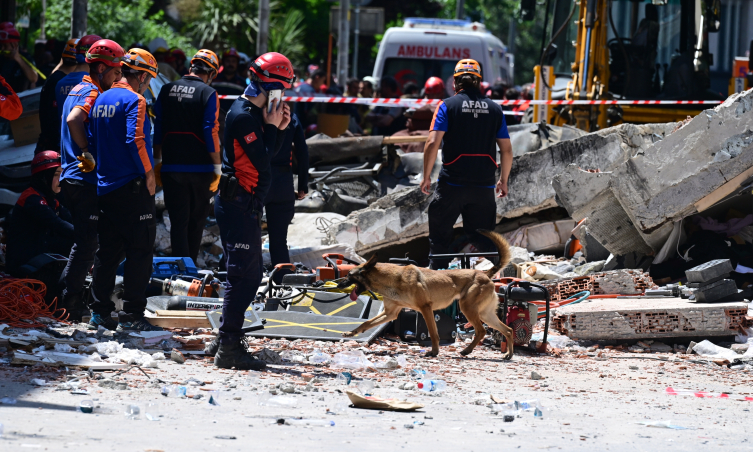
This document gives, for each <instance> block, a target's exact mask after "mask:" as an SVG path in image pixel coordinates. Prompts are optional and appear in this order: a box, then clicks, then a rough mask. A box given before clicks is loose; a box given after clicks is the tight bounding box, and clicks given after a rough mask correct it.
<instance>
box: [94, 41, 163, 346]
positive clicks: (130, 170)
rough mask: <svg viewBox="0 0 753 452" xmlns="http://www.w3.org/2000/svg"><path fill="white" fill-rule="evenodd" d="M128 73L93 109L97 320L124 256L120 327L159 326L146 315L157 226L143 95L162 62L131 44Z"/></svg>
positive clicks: (105, 313)
mask: <svg viewBox="0 0 753 452" xmlns="http://www.w3.org/2000/svg"><path fill="white" fill-rule="evenodd" d="M123 76H124V77H123V79H121V80H120V81H117V82H115V83H113V85H112V89H110V90H109V91H106V92H104V93H102V94H101V95H100V96H99V98H98V99H97V102H96V104H95V105H94V108H93V109H92V114H91V135H92V136H91V142H92V146H93V147H94V148H95V150H96V153H97V154H96V155H97V160H98V162H97V196H98V198H99V230H98V232H99V250H98V251H97V260H96V262H95V265H94V282H93V288H92V295H93V297H94V302H93V303H92V305H91V309H92V324H106V321H105V320H104V319H105V318H107V319H110V313H111V312H112V311H113V310H114V309H115V304H114V303H113V302H112V300H111V298H110V297H111V296H112V291H113V289H114V287H115V274H116V272H117V270H118V266H119V265H120V263H121V262H123V259H124V258H125V266H124V269H123V282H124V288H125V291H124V292H123V311H120V312H119V313H118V326H117V330H118V331H127V330H136V331H160V330H161V328H159V327H156V326H153V325H152V324H150V323H149V322H148V321H147V320H146V319H145V318H144V308H146V287H147V285H148V284H149V278H150V277H151V274H152V257H153V254H152V250H153V246H154V238H155V236H156V232H157V223H156V218H155V217H156V212H155V207H154V191H155V189H156V181H155V177H154V163H153V157H152V142H151V130H152V126H151V123H150V121H149V114H148V113H147V111H146V99H144V96H143V93H144V91H146V89H147V88H148V87H149V82H150V81H151V79H152V78H153V77H156V76H157V60H156V59H155V58H154V56H152V54H151V53H149V52H147V51H146V50H143V49H131V50H129V51H128V53H127V54H126V55H125V56H124V57H123Z"/></svg>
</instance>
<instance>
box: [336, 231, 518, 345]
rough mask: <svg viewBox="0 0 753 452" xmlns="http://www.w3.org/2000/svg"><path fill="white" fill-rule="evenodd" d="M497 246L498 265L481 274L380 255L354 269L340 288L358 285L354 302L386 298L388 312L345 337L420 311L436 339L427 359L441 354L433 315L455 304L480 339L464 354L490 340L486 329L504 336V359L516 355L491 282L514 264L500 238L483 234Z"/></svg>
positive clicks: (474, 271) (502, 238) (432, 337)
mask: <svg viewBox="0 0 753 452" xmlns="http://www.w3.org/2000/svg"><path fill="white" fill-rule="evenodd" d="M478 232H479V233H480V234H483V235H485V236H486V237H488V238H489V239H491V241H492V242H494V245H496V247H497V249H498V250H499V262H498V263H497V264H496V265H495V266H494V267H492V268H491V269H489V270H487V271H486V272H482V271H479V270H442V271H436V270H430V269H428V268H422V267H416V266H415V265H407V266H402V265H397V264H377V261H376V260H377V256H376V254H375V255H373V256H371V259H369V260H368V262H366V263H364V264H361V265H359V266H357V267H355V268H354V269H352V270H351V271H350V272H349V273H348V276H346V278H345V280H344V281H342V282H341V283H340V284H339V285H338V286H339V287H341V288H346V287H349V286H351V285H355V287H354V288H353V291H352V292H351V299H355V298H356V297H357V296H358V294H360V293H361V292H363V291H365V290H371V291H372V292H377V293H379V294H381V295H382V297H384V310H383V311H382V312H381V313H380V314H378V315H376V316H375V317H374V318H372V319H370V320H367V321H366V322H364V323H363V324H361V325H360V326H358V327H357V328H356V329H354V330H353V331H349V332H346V333H343V336H344V337H352V336H355V335H356V334H359V333H362V332H364V331H367V330H369V329H371V328H374V327H375V326H377V325H380V324H382V323H385V322H389V321H391V320H395V319H396V318H397V316H398V314H399V313H400V310H401V309H402V308H409V309H413V310H414V311H418V312H420V313H421V315H422V316H423V317H424V320H425V321H426V326H427V327H428V329H429V336H430V337H431V351H430V352H427V353H426V356H427V357H431V356H437V355H438V354H439V333H438V331H437V324H436V323H435V322H434V311H436V310H438V309H444V308H446V307H448V306H449V305H450V304H452V302H453V301H454V300H458V301H459V305H460V310H461V311H462V312H463V314H465V317H466V318H467V319H468V321H469V322H471V324H473V328H474V329H475V334H474V337H473V341H472V342H471V343H470V344H468V346H467V347H466V348H465V349H463V351H461V352H460V354H461V355H468V354H470V353H471V352H472V351H473V349H474V348H475V347H476V345H478V343H479V342H481V340H482V339H483V338H484V336H485V335H486V331H485V330H484V323H486V324H487V325H489V326H490V327H492V328H494V329H495V330H497V331H499V332H500V333H502V335H503V336H504V337H505V340H506V341H507V351H506V352H505V354H504V355H503V359H511V358H512V355H513V337H512V329H511V328H510V327H508V326H507V325H505V324H504V323H502V321H501V320H500V319H499V317H497V307H498V298H497V293H496V291H495V287H494V283H493V282H492V280H491V278H492V276H494V274H495V273H497V272H498V271H499V270H500V269H502V268H504V267H506V266H507V264H508V263H510V245H509V244H508V243H507V240H505V238H504V237H502V236H501V235H500V234H497V233H496V232H491V231H485V230H479V231H478Z"/></svg>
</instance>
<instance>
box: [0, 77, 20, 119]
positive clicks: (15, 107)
mask: <svg viewBox="0 0 753 452" xmlns="http://www.w3.org/2000/svg"><path fill="white" fill-rule="evenodd" d="M23 111H24V107H23V105H21V99H19V98H18V95H17V94H16V92H15V91H13V88H11V86H10V85H9V84H8V82H6V81H5V79H4V78H2V77H0V118H4V119H7V120H8V121H13V120H14V119H18V117H19V116H21V113H23Z"/></svg>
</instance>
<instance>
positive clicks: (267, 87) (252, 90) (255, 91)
mask: <svg viewBox="0 0 753 452" xmlns="http://www.w3.org/2000/svg"><path fill="white" fill-rule="evenodd" d="M284 88H285V87H284V86H282V83H277V82H273V83H265V82H256V81H252V82H251V83H249V84H248V86H247V87H246V90H245V91H244V92H243V94H245V95H246V96H248V97H256V96H258V95H259V94H266V93H268V92H270V91H272V90H283V89H284Z"/></svg>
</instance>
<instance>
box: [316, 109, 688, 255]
mask: <svg viewBox="0 0 753 452" xmlns="http://www.w3.org/2000/svg"><path fill="white" fill-rule="evenodd" d="M673 128H674V123H671V124H649V125H640V126H636V125H632V124H623V125H620V126H616V127H612V128H609V129H605V130H601V131H599V132H594V133H589V134H587V135H583V136H581V137H578V138H575V139H572V140H569V141H563V142H559V143H557V144H554V145H551V146H549V147H547V148H545V149H541V150H538V151H535V152H530V153H527V154H524V155H520V156H517V157H515V158H514V160H513V167H512V171H511V173H510V180H509V186H510V194H509V195H508V196H507V197H505V198H499V199H497V220H498V221H499V220H502V219H513V218H516V217H519V216H521V215H524V214H529V213H537V212H541V211H543V210H546V209H549V208H553V207H557V202H556V201H555V192H554V190H553V188H552V185H551V178H552V175H554V174H559V173H561V172H562V171H564V170H565V168H566V167H567V166H568V165H569V164H572V163H574V164H577V165H579V166H581V167H585V168H601V169H611V168H614V167H616V166H617V165H619V164H621V163H623V162H625V161H626V160H627V159H628V158H629V157H630V156H632V155H635V154H636V153H639V152H642V151H644V150H645V149H646V148H647V147H648V146H649V145H651V144H652V143H653V141H654V140H657V139H661V138H663V137H664V136H665V135H666V134H668V133H669V132H671V130H672V129H673ZM430 200H431V196H427V195H424V194H423V193H421V191H420V188H419V187H414V188H406V189H403V190H400V191H396V192H393V193H390V194H388V195H387V196H384V197H382V198H380V199H379V200H377V201H376V202H374V203H372V204H371V205H369V206H368V207H367V208H365V209H362V210H358V211H355V212H352V213H351V214H350V215H348V217H347V218H346V219H345V220H344V221H343V222H342V223H339V224H337V225H333V226H332V227H331V228H330V230H329V232H328V241H329V242H330V243H353V244H355V249H356V251H357V252H358V253H368V252H373V251H377V250H379V249H381V248H383V247H386V246H391V245H395V244H400V243H406V242H408V241H411V240H413V239H416V238H419V237H425V236H427V235H428V233H429V227H428V215H427V209H428V206H429V202H430ZM459 224H460V222H458V223H456V227H457V226H458V225H459Z"/></svg>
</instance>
